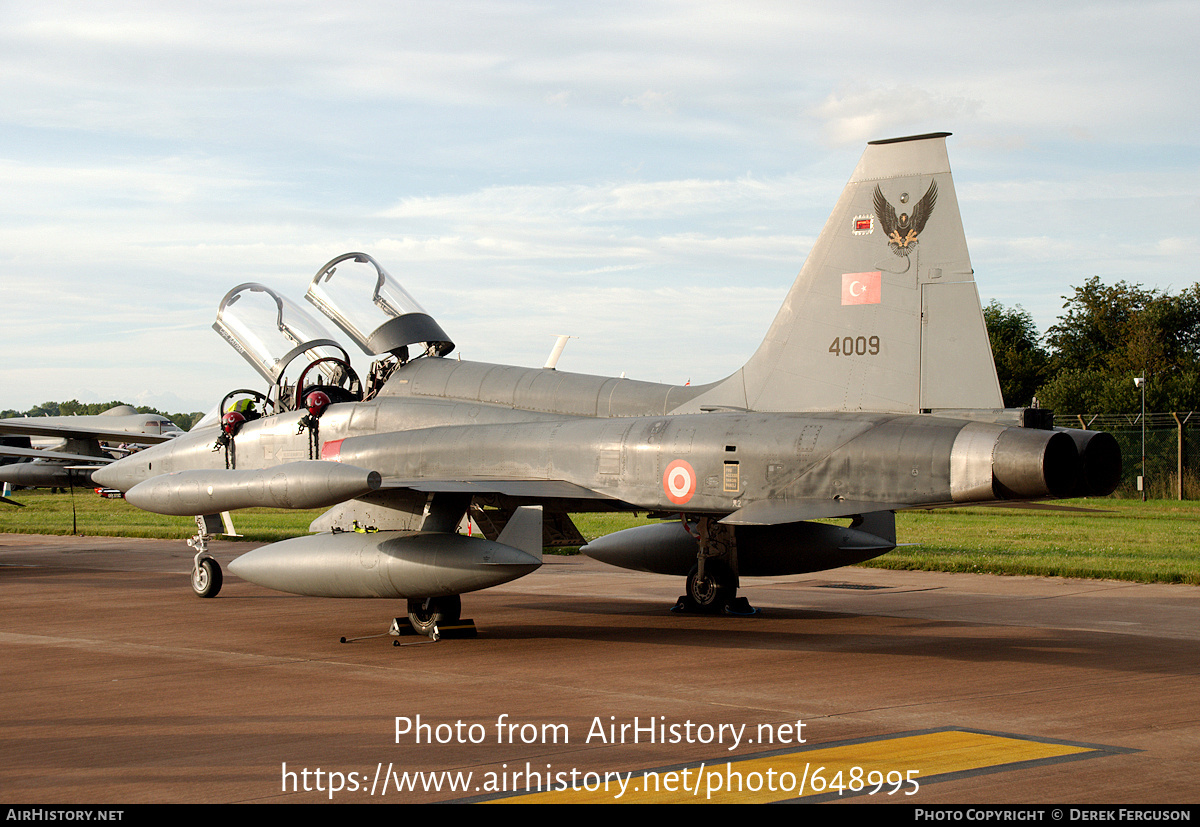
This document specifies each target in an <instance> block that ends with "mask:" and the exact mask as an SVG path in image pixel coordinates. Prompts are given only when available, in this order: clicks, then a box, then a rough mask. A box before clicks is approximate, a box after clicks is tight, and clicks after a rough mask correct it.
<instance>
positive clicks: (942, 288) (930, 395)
mask: <svg viewBox="0 0 1200 827" xmlns="http://www.w3.org/2000/svg"><path fill="white" fill-rule="evenodd" d="M948 134H949V133H945V132H942V133H936V134H932V135H920V136H916V137H912V138H897V139H893V140H887V141H872V142H871V143H870V144H868V145H867V149H866V152H864V153H863V156H862V159H861V160H860V161H859V162H858V167H857V168H856V169H855V170H854V174H853V175H852V176H851V177H850V182H849V183H848V184H847V185H846V188H845V190H843V191H842V195H841V198H839V199H838V203H837V206H836V207H835V208H834V210H833V214H832V215H831V216H830V218H829V221H828V222H827V223H826V225H825V229H824V230H822V232H821V235H820V237H818V238H817V241H816V243H815V244H814V245H813V248H812V251H811V252H810V253H809V256H808V259H807V260H806V261H805V262H804V266H803V268H802V269H801V270H800V275H799V276H797V277H796V281H795V283H794V284H793V285H792V289H791V291H790V292H789V293H788V295H787V298H786V299H785V300H784V303H783V307H782V308H780V310H779V314H778V315H777V316H776V317H775V321H774V323H773V324H772V325H771V328H770V330H769V331H768V332H767V336H766V338H765V339H764V340H763V343H762V344H761V345H760V346H759V348H758V350H757V352H755V354H754V356H753V357H751V359H750V361H749V362H747V363H746V365H745V366H744V367H743V368H742V369H741V370H739V371H738V372H737V373H735V374H734V375H733V376H730V377H729V378H727V379H725V380H724V381H722V382H718V383H717V384H716V385H715V386H714V387H713V388H711V389H710V390H708V391H706V392H705V393H704V394H702V395H701V396H699V397H697V398H695V399H693V400H691V402H690V403H689V404H688V405H687V408H688V409H691V410H698V409H699V408H700V407H708V406H718V407H719V406H728V407H736V408H746V409H749V410H756V411H889V412H898V413H917V412H920V411H927V410H936V409H939V408H1002V407H1004V404H1003V400H1002V398H1001V395H1000V383H999V382H998V381H997V379H996V368H995V365H994V363H993V361H992V351H991V346H990V344H989V342H988V336H987V328H986V326H985V325H984V321H983V311H982V309H981V307H980V303H979V293H978V291H977V290H976V287H975V280H974V274H973V271H972V270H971V261H970V258H969V257H968V255H967V242H966V236H965V234H964V233H963V227H962V219H961V217H960V216H959V212H958V198H957V196H956V195H955V192H954V182H953V181H952V180H951V178H950V162H949V159H948V157H947V155H946V141H945V139H946V136H947V135H948Z"/></svg>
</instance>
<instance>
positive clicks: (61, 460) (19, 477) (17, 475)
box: [0, 405, 183, 488]
mask: <svg viewBox="0 0 1200 827" xmlns="http://www.w3.org/2000/svg"><path fill="white" fill-rule="evenodd" d="M182 433H183V431H182V430H180V428H179V426H178V425H176V424H175V423H174V422H172V421H171V420H169V419H167V418H165V417H162V416H159V415H158V414H141V413H138V412H137V409H135V408H133V407H132V406H130V405H118V406H116V407H115V408H109V409H108V410H107V411H105V412H104V413H101V414H96V415H95V416H33V417H12V418H9V419H0V434H4V435H6V436H8V437H12V438H14V439H11V440H6V441H5V444H0V456H3V457H13V458H17V459H23V460H27V461H25V462H14V463H11V464H8V465H4V466H0V482H7V483H9V484H11V485H19V486H24V487H25V488H66V487H67V486H69V485H91V484H92V479H91V477H92V471H94V470H96V468H98V467H100V466H101V465H104V464H107V463H109V462H112V461H113V459H114V452H111V451H106V450H105V449H104V447H103V445H102V444H101V443H106V444H122V443H132V444H137V445H154V444H157V443H159V442H164V441H166V440H168V439H172V438H174V437H176V436H178V435H180V434H182ZM47 437H49V438H51V439H52V440H53V442H52V443H51V445H50V446H48V447H46V448H34V447H32V444H31V442H30V440H31V439H33V438H47ZM10 441H11V442H13V443H17V442H23V444H7V443H8V442H10Z"/></svg>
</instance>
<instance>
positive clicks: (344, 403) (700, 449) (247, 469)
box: [95, 133, 1121, 632]
mask: <svg viewBox="0 0 1200 827" xmlns="http://www.w3.org/2000/svg"><path fill="white" fill-rule="evenodd" d="M945 138H946V133H938V134H933V135H920V136H915V137H909V138H899V139H894V140H885V141H874V142H872V143H870V144H868V146H867V149H866V151H865V153H864V154H863V156H862V159H861V160H860V161H859V164H858V167H857V168H856V169H855V171H854V174H853V175H852V176H851V178H850V182H849V184H847V186H846V188H845V190H844V191H843V193H842V196H841V198H840V199H839V200H838V202H837V205H836V207H835V208H834V210H833V214H832V216H831V217H830V219H829V221H828V223H827V224H826V225H825V229H824V230H823V231H822V233H821V235H820V237H819V238H818V239H817V241H816V244H815V245H814V246H813V249H812V251H811V253H810V254H809V257H808V260H807V261H806V262H805V264H804V267H803V269H801V271H800V275H799V276H798V277H797V279H796V281H795V283H794V284H793V285H792V288H791V290H790V291H789V292H788V294H787V296H786V298H785V299H784V302H783V306H782V308H781V309H780V310H779V313H778V315H777V316H776V318H775V321H774V323H773V324H772V325H771V327H770V329H769V330H768V331H767V335H766V338H765V339H764V340H763V342H762V344H761V345H760V346H759V348H758V350H757V351H756V352H755V353H754V355H753V356H751V357H750V360H749V361H748V362H746V364H745V365H744V366H743V367H742V368H741V369H740V370H738V371H737V372H736V373H734V374H733V375H732V376H729V377H727V378H725V379H722V380H720V381H717V382H713V383H711V384H707V385H684V386H680V385H665V384H655V383H650V382H640V381H634V380H630V379H624V378H620V379H618V378H607V377H600V376H585V375H579V374H571V373H564V372H559V371H556V370H553V369H544V368H543V369H538V368H522V367H512V366H506V365H498V364H483V363H477V362H468V361H458V360H453V359H447V358H445V357H446V356H447V354H448V353H450V352H451V351H452V350H453V348H454V345H453V343H452V342H451V340H450V338H449V337H448V336H447V335H446V333H445V332H444V331H443V330H442V328H441V327H440V325H438V323H437V322H436V321H434V319H433V318H432V317H430V315H429V314H428V313H426V312H425V311H424V310H423V309H422V308H421V306H420V305H419V304H418V303H417V302H416V301H415V300H414V299H413V298H412V296H411V295H410V294H409V293H407V292H406V291H405V290H404V289H403V288H402V287H401V286H400V285H399V284H397V283H396V282H395V281H394V280H393V279H392V278H391V277H390V276H389V275H388V274H387V272H386V271H385V270H384V269H383V268H382V267H381V266H380V265H379V264H378V263H377V262H376V261H375V260H374V259H372V258H371V257H370V256H368V255H364V254H362V253H349V254H346V255H344V256H340V257H338V258H336V259H334V260H333V261H331V262H329V263H328V264H327V265H325V266H324V267H322V268H321V269H320V271H319V272H318V273H317V275H316V276H315V277H314V279H313V281H312V283H311V285H310V286H309V289H308V293H307V296H306V298H307V299H308V300H309V301H310V302H311V303H312V304H313V305H315V306H316V307H317V308H318V309H320V311H321V312H322V313H323V314H324V315H325V316H326V317H328V318H329V319H330V320H332V321H333V322H334V323H335V324H336V325H337V326H338V327H339V328H340V329H341V330H342V331H344V332H345V333H346V334H347V335H348V336H349V337H350V338H351V339H353V340H354V342H355V343H356V344H357V345H358V346H359V347H361V348H362V349H363V351H365V352H366V353H368V354H370V355H371V356H372V357H375V358H376V361H375V362H374V363H373V365H372V367H371V369H370V372H369V375H368V378H367V381H366V382H365V384H364V383H363V382H362V381H361V380H360V378H359V376H358V375H357V374H356V373H355V372H354V370H353V368H352V366H351V364H350V360H349V357H348V355H347V353H346V352H345V351H344V350H343V349H341V347H340V346H339V345H337V344H336V342H335V341H334V340H333V339H332V338H330V337H329V336H327V335H325V334H324V333H323V332H322V328H321V326H320V324H318V323H317V322H315V321H314V320H313V319H312V318H311V317H310V316H309V315H308V314H307V313H305V312H304V311H303V310H302V309H301V308H300V307H299V306H298V305H295V304H293V303H291V302H288V301H287V300H286V299H284V298H283V297H281V296H279V295H278V294H276V293H274V292H273V291H271V290H269V289H268V288H265V287H263V286H262V285H258V284H246V285H240V286H239V287H237V288H235V289H234V290H233V291H231V292H230V294H229V295H227V296H226V297H225V300H224V301H222V303H221V308H220V311H219V312H218V318H217V322H216V324H215V325H214V326H215V327H216V328H217V330H218V331H219V332H220V333H221V334H222V336H224V337H225V338H226V339H227V340H228V341H229V342H230V343H231V344H233V345H234V346H235V347H236V348H237V349H238V350H239V352H241V353H242V355H243V356H245V357H246V359H247V360H248V361H250V363H251V364H252V365H254V366H255V368H256V369H257V370H258V371H259V373H260V374H261V375H262V376H263V377H264V379H265V380H266V381H267V383H268V386H269V387H268V390H267V392H266V393H259V392H257V391H252V390H246V389H243V390H240V391H234V392H231V393H230V394H229V395H227V396H226V398H225V400H224V401H223V402H222V404H221V408H220V411H221V413H222V415H223V416H222V420H221V423H220V426H219V427H210V428H203V429H194V430H193V432H192V433H190V434H188V435H187V436H184V437H181V438H180V439H177V440H175V441H173V442H171V443H170V444H167V445H160V446H155V447H153V448H150V449H148V450H146V451H143V452H141V453H138V454H135V455H133V456H130V457H128V458H126V459H123V460H120V461H118V462H116V463H113V464H112V465H109V466H108V467H106V468H105V469H103V470H102V471H99V472H97V473H96V474H95V478H96V479H97V481H98V482H100V483H101V484H103V485H107V486H111V487H114V488H120V489H122V490H124V491H126V492H127V494H126V496H127V498H128V499H129V501H130V502H133V503H134V504H136V505H138V506H139V507H142V508H146V509H149V510H152V511H156V512H159V513H165V514H177V515H200V516H199V517H198V522H199V523H200V524H201V530H200V532H199V534H198V536H197V537H196V538H194V540H193V541H192V542H193V543H194V544H195V545H196V546H197V547H198V548H199V549H200V551H199V553H198V554H197V558H196V568H195V571H194V576H193V586H194V588H195V589H196V591H197V593H199V594H201V595H202V596H211V595H213V594H215V593H216V591H217V590H218V589H219V587H220V577H221V573H220V568H219V567H218V566H217V565H216V562H215V561H214V560H213V559H212V558H211V556H209V555H208V553H207V551H206V550H205V538H206V536H207V531H208V529H207V526H208V525H210V524H211V523H210V522H209V521H208V520H206V519H204V518H205V517H206V516H209V515H215V514H216V513H218V512H221V511H224V510H227V509H233V508H242V507H247V506H274V507H280V508H312V507H322V506H329V507H330V510H329V511H327V512H326V513H325V514H324V515H323V516H322V517H320V518H319V519H317V520H316V521H314V523H313V525H312V527H311V529H312V532H313V533H312V534H310V535H308V536H306V537H300V538H295V539H291V540H285V541H283V542H279V543H274V544H271V545H268V546H265V547H263V548H260V549H257V550H254V551H251V552H249V553H247V554H244V555H242V556H241V557H239V558H238V559H237V560H235V561H234V562H233V563H232V564H231V565H230V568H231V570H232V571H233V572H234V573H235V574H237V575H239V576H241V577H243V578H245V579H247V580H250V581H252V582H254V583H258V584H260V585H263V586H267V587H271V588H275V589H279V590H283V591H288V592H293V593H298V594H306V595H321V596H330V597H365V596H377V597H394V598H405V599H407V600H408V609H409V618H410V621H411V622H412V624H413V626H414V627H415V628H416V629H417V630H418V631H425V632H429V631H430V630H432V629H433V628H435V626H436V624H437V623H438V622H443V623H445V622H448V621H449V620H453V619H455V618H457V617H458V615H459V612H460V609H461V603H460V598H459V595H460V594H462V593H464V592H468V591H472V590H476V589H481V588H486V587H488V586H491V585H495V584H498V583H502V582H505V581H507V580H511V579H513V578H516V577H520V576H522V575H524V574H526V573H528V572H530V571H533V570H534V569H535V568H537V566H538V564H539V562H540V554H541V546H542V543H543V536H544V537H545V538H546V539H549V538H550V537H551V536H552V535H559V536H561V535H563V534H566V535H568V536H571V535H572V532H573V531H574V527H573V526H572V525H571V523H570V519H569V518H568V517H567V516H566V515H567V514H568V513H569V512H580V511H640V512H650V513H652V514H656V515H661V516H662V517H663V518H664V520H666V521H664V522H662V523H659V524H652V525H648V526H643V527H639V528H631V529H628V530H625V531H620V532H617V533H615V534H612V535H609V536H607V537H604V538H601V539H599V540H596V541H594V542H592V543H591V544H589V545H588V546H587V547H586V549H585V551H586V552H587V553H588V554H590V555H591V556H593V557H595V558H597V559H599V560H603V561H605V562H607V563H611V564H613V565H616V566H623V567H627V568H632V569H638V570H643V571H651V572H658V573H662V574H673V575H677V576H681V577H686V578H687V580H686V589H685V596H684V597H683V598H682V599H681V601H680V605H679V606H678V607H677V608H679V609H681V610H697V611H704V610H709V611H721V610H723V611H726V612H729V613H744V612H751V611H753V610H752V609H751V608H750V606H749V604H748V603H747V602H746V601H745V599H744V598H739V597H738V596H737V590H738V588H739V578H740V577H741V576H754V575H769V576H773V575H783V574H797V573H802V572H810V571H817V570H821V569H827V568H833V567H837V566H843V565H847V564H851V563H856V562H859V561H862V560H867V559H869V558H872V557H876V556H878V555H881V554H884V553H885V552H887V551H889V550H890V549H892V548H894V547H895V545H896V530H895V518H894V515H895V512H896V511H898V510H901V509H908V508H927V507H938V506H953V505H964V504H975V503H993V502H998V501H1012V502H1022V501H1031V500H1040V499H1045V498H1056V497H1068V496H1083V495H1086V496H1092V495H1103V494H1107V493H1109V492H1111V491H1112V490H1113V488H1114V487H1115V486H1116V484H1117V481H1118V477H1119V474H1120V466H1121V459H1120V451H1119V449H1118V447H1117V444H1116V442H1115V440H1113V439H1112V437H1111V436H1109V435H1107V434H1104V433H1099V432H1093V431H1078V430H1069V429H1061V428H1055V427H1054V425H1053V416H1052V414H1051V413H1050V412H1049V411H1045V410H1038V409H1024V410H1004V409H1003V402H1002V400H1001V396H1000V387H999V383H998V382H997V379H996V371H995V367H994V365H993V362H992V354H991V351H990V348H989V344H988V336H987V331H986V328H985V326H984V321H983V314H982V312H981V309H980V302H979V294H978V291H977V289H976V286H975V280H974V271H973V270H972V267H971V262H970V259H969V258H968V255H967V245H966V239H965V236H964V233H963V227H962V222H961V220H960V217H959V210H958V203H957V199H956V195H955V191H954V184H953V182H952V180H951V177H950V166H949V162H948V159H947V155H946V148H945ZM346 297H350V299H351V301H349V302H347V301H346ZM256 303H257V306H258V308H259V309H258V317H259V319H260V321H261V322H262V324H261V325H259V326H258V327H255V326H253V325H252V324H251V323H250V321H249V318H250V317H251V316H253V315H254V314H253V313H249V314H244V315H240V314H239V313H238V312H236V311H239V309H243V308H244V309H249V308H250V307H251V306H252V305H254V304H256ZM410 348H414V351H413V353H415V354H416V355H413V354H412V353H410ZM467 514H471V515H472V516H474V517H475V518H476V523H477V524H479V525H480V526H481V527H482V528H483V533H484V534H485V535H486V538H472V537H465V536H461V535H460V534H458V533H457V527H458V526H459V525H460V524H461V522H462V520H463V518H464V516H465V515H467ZM823 518H846V522H847V523H848V525H846V526H841V525H836V524H827V523H820V522H814V521H815V520H820V519H823ZM543 521H544V526H545V528H544V531H543V530H542V529H539V523H542V522H543ZM367 527H369V529H368V530H364V528H367Z"/></svg>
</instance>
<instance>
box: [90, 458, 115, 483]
mask: <svg viewBox="0 0 1200 827" xmlns="http://www.w3.org/2000/svg"><path fill="white" fill-rule="evenodd" d="M113 464H114V465H115V464H116V463H113ZM120 479H121V475H120V474H119V473H118V472H117V471H116V470H115V469H114V468H113V466H112V465H106V466H104V467H103V468H97V469H96V470H95V471H93V472H92V482H94V483H95V484H96V485H99V486H100V487H102V488H120V485H118V483H119V482H120Z"/></svg>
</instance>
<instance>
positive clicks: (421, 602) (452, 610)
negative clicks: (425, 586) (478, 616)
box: [408, 594, 462, 635]
mask: <svg viewBox="0 0 1200 827" xmlns="http://www.w3.org/2000/svg"><path fill="white" fill-rule="evenodd" d="M461 616H462V598H461V597H459V596H458V595H457V594H452V595H450V596H449V597H426V598H424V599H418V600H410V601H408V622H409V623H411V624H412V627H413V629H414V630H415V631H416V632H417V633H419V634H422V635H428V634H430V633H431V632H433V627H434V626H437V625H439V624H445V625H448V624H451V623H457V622H458V619H459V618H460V617H461Z"/></svg>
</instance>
